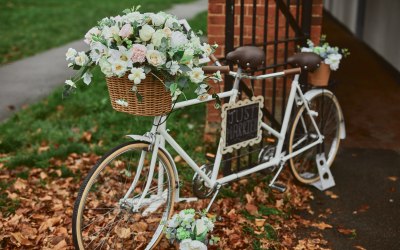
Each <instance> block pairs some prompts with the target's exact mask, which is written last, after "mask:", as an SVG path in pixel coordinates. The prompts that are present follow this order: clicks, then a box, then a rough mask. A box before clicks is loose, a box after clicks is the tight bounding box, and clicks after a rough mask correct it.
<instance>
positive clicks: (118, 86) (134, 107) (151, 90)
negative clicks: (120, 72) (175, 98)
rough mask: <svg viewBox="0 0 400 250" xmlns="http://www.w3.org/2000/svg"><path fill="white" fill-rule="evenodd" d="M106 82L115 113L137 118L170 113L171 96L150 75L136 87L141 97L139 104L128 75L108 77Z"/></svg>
mask: <svg viewBox="0 0 400 250" xmlns="http://www.w3.org/2000/svg"><path fill="white" fill-rule="evenodd" d="M106 81H107V87H108V92H109V94H110V100H111V105H112V107H113V108H114V109H115V110H116V111H119V112H125V113H129V114H132V115H139V116H158V115H163V114H167V113H168V112H170V111H171V105H172V101H171V95H170V93H169V92H168V91H167V89H166V88H165V86H164V84H163V83H162V82H161V81H160V78H158V77H155V76H154V75H153V74H152V73H150V74H148V75H147V76H146V79H145V80H142V82H141V83H140V84H138V85H137V91H138V93H139V94H140V95H141V96H142V101H141V102H140V101H139V100H138V98H137V97H136V94H135V93H134V92H133V91H132V86H133V81H130V80H129V79H128V75H125V76H124V77H121V78H118V77H108V78H106ZM118 100H124V101H125V102H126V103H127V105H121V104H118Z"/></svg>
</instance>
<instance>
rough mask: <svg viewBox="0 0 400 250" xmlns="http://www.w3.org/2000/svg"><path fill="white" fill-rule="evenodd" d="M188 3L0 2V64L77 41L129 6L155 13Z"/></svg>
mask: <svg viewBox="0 0 400 250" xmlns="http://www.w3.org/2000/svg"><path fill="white" fill-rule="evenodd" d="M190 1H192V0H169V1H163V0H146V1H139V0H133V1H132V0H118V1H109V0H86V1H82V0H69V1H58V0H40V1H35V0H12V1H11V0H2V1H0V34H2V37H1V39H0V64H3V63H7V62H12V61H15V60H18V59H21V58H24V57H27V56H30V55H34V54H36V53H38V52H41V51H44V50H46V49H49V48H53V47H56V46H60V45H63V44H65V43H67V42H70V41H73V40H75V39H80V38H82V37H83V35H84V34H85V33H86V31H87V30H88V29H89V28H90V27H92V26H95V25H96V22H97V20H99V19H100V18H102V17H105V16H110V15H117V14H119V13H120V12H121V11H122V10H123V9H126V8H128V7H132V6H133V5H142V11H159V10H165V9H168V8H170V7H171V6H172V5H173V4H176V3H183V2H190ZM144 3H145V4H144ZM4 34H7V35H4Z"/></svg>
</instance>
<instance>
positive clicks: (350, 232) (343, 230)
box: [338, 228, 356, 235]
mask: <svg viewBox="0 0 400 250" xmlns="http://www.w3.org/2000/svg"><path fill="white" fill-rule="evenodd" d="M338 232H339V233H341V234H344V235H353V234H354V233H355V232H356V230H355V229H347V228H338Z"/></svg>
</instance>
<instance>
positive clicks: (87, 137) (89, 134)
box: [81, 131, 92, 142]
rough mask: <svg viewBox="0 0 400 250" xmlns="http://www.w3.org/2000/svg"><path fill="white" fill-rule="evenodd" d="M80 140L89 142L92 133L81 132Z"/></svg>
mask: <svg viewBox="0 0 400 250" xmlns="http://www.w3.org/2000/svg"><path fill="white" fill-rule="evenodd" d="M81 139H82V140H83V141H85V142H90V141H91V140H92V133H91V132H89V131H85V132H83V134H82V137H81Z"/></svg>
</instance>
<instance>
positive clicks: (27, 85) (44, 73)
mask: <svg viewBox="0 0 400 250" xmlns="http://www.w3.org/2000/svg"><path fill="white" fill-rule="evenodd" d="M207 8H208V1H207V0H198V1H195V2H192V3H188V4H178V5H175V6H173V7H172V8H171V9H169V10H166V11H165V12H167V13H171V14H174V15H176V16H178V17H179V18H182V19H191V18H193V17H194V16H196V15H197V14H198V13H200V12H203V11H205V10H207ZM83 35H84V34H82V38H83ZM82 40H83V39H82ZM82 40H80V41H74V42H71V43H68V44H66V45H64V46H61V47H58V48H53V49H50V50H48V51H46V52H43V53H40V54H37V55H35V56H32V57H29V58H25V59H22V60H20V61H17V62H14V63H10V64H7V65H4V66H2V67H0V121H2V120H4V119H6V118H7V117H10V116H11V115H12V114H13V113H15V112H16V111H18V110H19V109H20V108H21V106H23V105H25V104H30V103H33V102H36V101H38V100H40V99H41V98H43V97H45V96H46V95H48V94H49V93H50V92H51V91H52V90H53V89H54V88H55V87H58V86H61V85H63V83H64V81H65V80H66V79H69V78H70V76H71V75H73V73H74V72H73V70H70V69H68V68H67V61H66V60H65V53H66V51H67V50H68V48H75V49H76V50H78V51H82V50H87V49H88V47H87V45H86V44H84V43H83V41H82ZM60 98H61V97H60Z"/></svg>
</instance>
